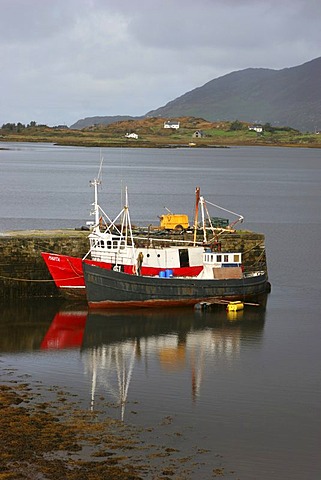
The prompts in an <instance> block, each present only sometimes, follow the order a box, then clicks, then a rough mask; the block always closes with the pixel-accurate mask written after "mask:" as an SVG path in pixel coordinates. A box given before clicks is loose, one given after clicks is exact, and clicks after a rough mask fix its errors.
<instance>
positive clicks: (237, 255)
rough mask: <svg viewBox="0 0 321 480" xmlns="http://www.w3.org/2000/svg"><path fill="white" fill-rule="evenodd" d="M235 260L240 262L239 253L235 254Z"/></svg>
mask: <svg viewBox="0 0 321 480" xmlns="http://www.w3.org/2000/svg"><path fill="white" fill-rule="evenodd" d="M234 262H235V263H240V255H239V254H235V255H234Z"/></svg>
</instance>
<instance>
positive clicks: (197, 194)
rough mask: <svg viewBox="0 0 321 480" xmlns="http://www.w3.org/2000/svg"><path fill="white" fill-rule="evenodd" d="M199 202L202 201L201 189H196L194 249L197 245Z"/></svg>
mask: <svg viewBox="0 0 321 480" xmlns="http://www.w3.org/2000/svg"><path fill="white" fill-rule="evenodd" d="M199 201H200V187H196V189H195V216H194V247H195V245H196V234H197V222H198V205H199Z"/></svg>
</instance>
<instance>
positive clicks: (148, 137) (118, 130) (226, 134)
mask: <svg viewBox="0 0 321 480" xmlns="http://www.w3.org/2000/svg"><path fill="white" fill-rule="evenodd" d="M164 120H165V119H162V118H147V119H142V120H137V121H136V120H129V121H122V122H115V123H112V124H110V125H93V126H90V127H86V128H84V129H82V130H75V129H69V128H54V127H52V128H50V127H46V126H32V127H28V128H22V129H17V130H19V131H17V130H16V131H15V130H14V129H11V130H10V129H8V128H7V129H6V128H2V129H0V148H1V141H2V142H38V143H39V142H40V143H46V142H47V143H54V144H58V145H66V146H68V145H70V146H84V147H131V148H134V147H139V148H170V147H172V148H174V147H180V146H190V147H194V148H197V147H203V148H204V147H209V148H213V147H229V146H235V145H248V146H251V145H253V146H287V147H288V146H291V147H310V148H320V147H321V135H319V134H316V133H301V132H298V131H297V130H294V129H291V128H281V127H278V128H272V127H271V128H268V129H265V130H264V132H263V133H262V134H258V133H256V132H255V131H251V130H249V128H248V127H249V125H248V124H246V123H241V122H216V123H213V122H208V121H206V120H203V119H195V118H193V117H184V118H181V119H179V120H180V128H179V130H171V129H164ZM236 123H237V128H235V124H236ZM196 132H198V134H199V135H200V137H196ZM127 133H136V134H137V135H138V138H137V139H132V138H126V136H125V135H126V134H127Z"/></svg>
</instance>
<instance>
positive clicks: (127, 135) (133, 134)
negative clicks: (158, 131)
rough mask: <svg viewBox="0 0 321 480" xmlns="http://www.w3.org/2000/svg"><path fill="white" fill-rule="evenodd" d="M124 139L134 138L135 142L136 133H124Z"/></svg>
mask: <svg viewBox="0 0 321 480" xmlns="http://www.w3.org/2000/svg"><path fill="white" fill-rule="evenodd" d="M125 137H126V138H135V140H137V138H138V135H137V133H126V135H125Z"/></svg>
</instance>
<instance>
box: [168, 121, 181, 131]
mask: <svg viewBox="0 0 321 480" xmlns="http://www.w3.org/2000/svg"><path fill="white" fill-rule="evenodd" d="M164 128H173V129H174V130H178V129H179V122H174V121H172V120H167V122H164Z"/></svg>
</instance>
